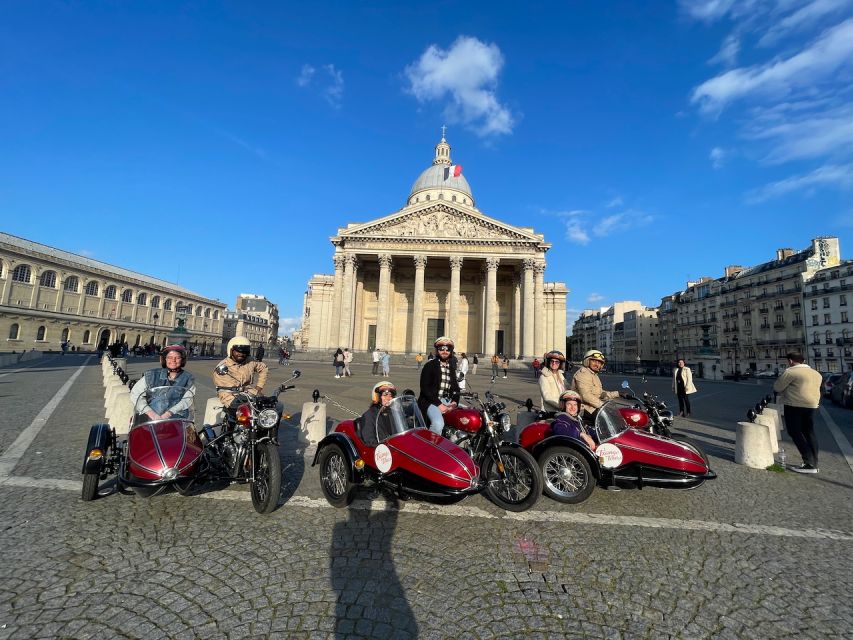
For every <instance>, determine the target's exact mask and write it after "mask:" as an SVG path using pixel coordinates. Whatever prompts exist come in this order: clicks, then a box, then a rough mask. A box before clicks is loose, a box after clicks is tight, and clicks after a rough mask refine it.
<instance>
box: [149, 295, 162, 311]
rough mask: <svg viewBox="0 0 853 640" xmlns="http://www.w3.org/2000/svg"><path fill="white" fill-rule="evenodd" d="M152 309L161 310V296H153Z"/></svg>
mask: <svg viewBox="0 0 853 640" xmlns="http://www.w3.org/2000/svg"><path fill="white" fill-rule="evenodd" d="M151 308H152V309H159V308H160V296H153V297H152V298H151Z"/></svg>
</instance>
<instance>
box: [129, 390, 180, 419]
mask: <svg viewBox="0 0 853 640" xmlns="http://www.w3.org/2000/svg"><path fill="white" fill-rule="evenodd" d="M166 412H169V413H170V414H171V415H170V416H165V417H163V415H164V414H165V413H166ZM133 415H134V418H137V417H138V418H139V420H134V423H138V422H140V421H145V422H148V421H151V420H165V419H179V420H186V421H187V422H195V412H194V411H193V393H192V391H191V390H190V389H188V388H187V387H151V388H149V389H146V391H145V393H143V394H142V395H140V396H139V398H138V399H137V400H136V405H135V406H134V407H133ZM155 416H157V417H155Z"/></svg>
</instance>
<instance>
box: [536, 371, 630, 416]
mask: <svg viewBox="0 0 853 640" xmlns="http://www.w3.org/2000/svg"><path fill="white" fill-rule="evenodd" d="M542 375H543V376H544V375H545V374H544V373H543V374H542ZM572 389H574V390H575V391H577V392H578V393H579V394H580V396H581V404H582V406H583V408H584V410H585V411H587V412H588V413H592V412H593V411H595V410H596V409H598V408H599V407H600V406H601V405H603V404H604V401H605V400H612V399H613V398H618V397H619V392H618V391H605V390H604V389H602V388H601V378H599V377H598V374H597V373H596V372H595V371H593V370H592V369H590V368H589V367H581V368H580V369H578V370H577V371H576V372H575V375H574V376H573V377H572Z"/></svg>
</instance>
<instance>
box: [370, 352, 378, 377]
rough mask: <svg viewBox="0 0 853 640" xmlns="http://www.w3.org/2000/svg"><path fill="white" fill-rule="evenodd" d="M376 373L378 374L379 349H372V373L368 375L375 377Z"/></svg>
mask: <svg viewBox="0 0 853 640" xmlns="http://www.w3.org/2000/svg"><path fill="white" fill-rule="evenodd" d="M377 373H379V349H377V348H376V347H373V371H371V372H370V375H372V376H375V375H376V374H377Z"/></svg>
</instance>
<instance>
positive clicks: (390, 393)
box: [379, 389, 397, 397]
mask: <svg viewBox="0 0 853 640" xmlns="http://www.w3.org/2000/svg"><path fill="white" fill-rule="evenodd" d="M379 395H380V396H392V397H393V396H396V395H397V392H396V391H391V390H390V389H385V391H382V392H380V394H379Z"/></svg>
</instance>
